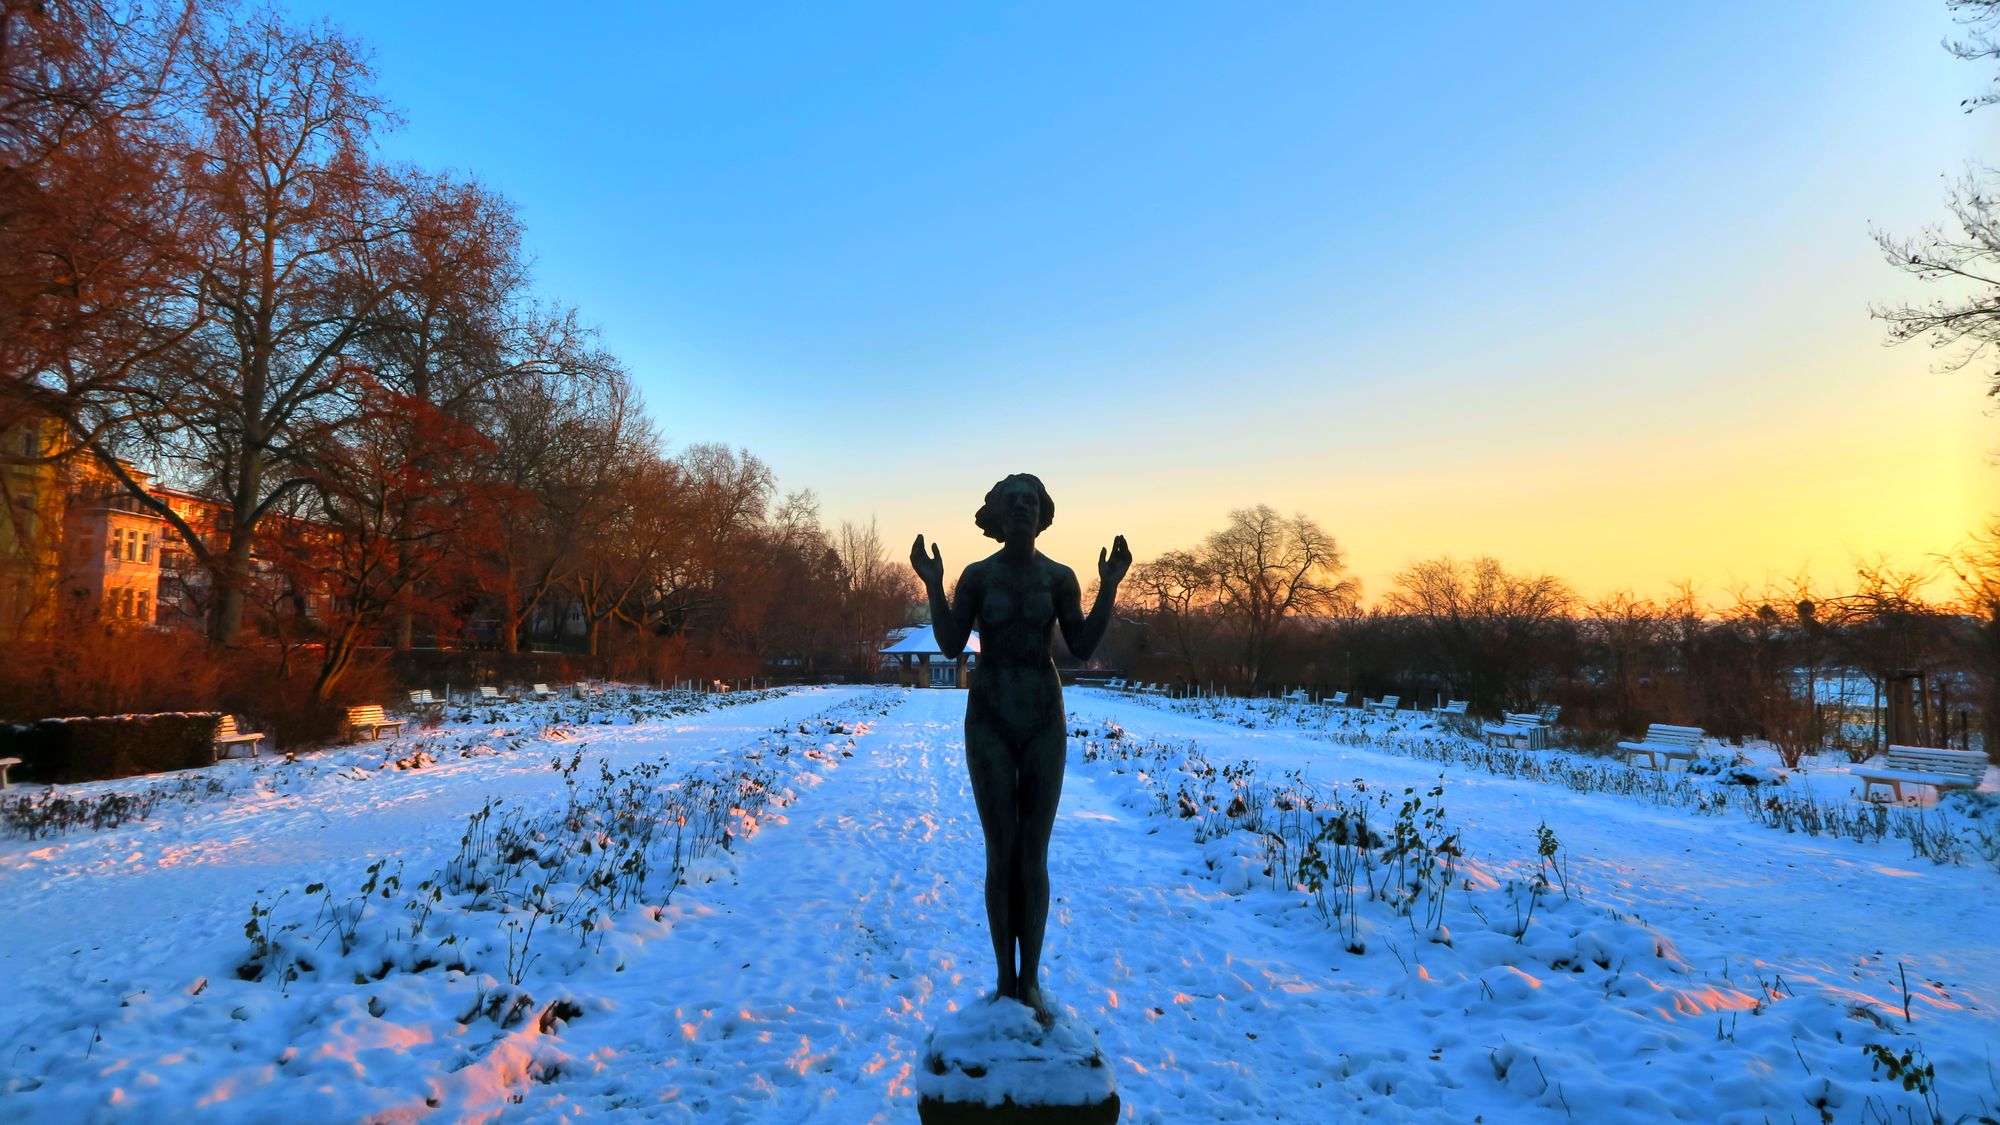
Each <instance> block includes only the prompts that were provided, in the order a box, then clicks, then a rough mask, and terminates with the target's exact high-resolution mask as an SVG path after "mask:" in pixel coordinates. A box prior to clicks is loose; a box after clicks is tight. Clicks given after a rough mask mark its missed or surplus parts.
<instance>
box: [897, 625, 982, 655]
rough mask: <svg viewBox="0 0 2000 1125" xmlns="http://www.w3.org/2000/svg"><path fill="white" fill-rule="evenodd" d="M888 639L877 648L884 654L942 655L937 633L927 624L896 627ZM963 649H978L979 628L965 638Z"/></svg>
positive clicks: (969, 650) (975, 650) (973, 650)
mask: <svg viewBox="0 0 2000 1125" xmlns="http://www.w3.org/2000/svg"><path fill="white" fill-rule="evenodd" d="M889 636H890V641H889V643H888V644H887V645H886V646H884V647H883V648H881V649H879V650H878V651H880V652H881V653H882V654H883V655H884V656H903V655H909V656H943V655H944V649H942V648H940V647H938V642H937V634H935V633H933V632H931V627H930V626H928V625H916V626H912V627H910V628H908V629H898V630H896V631H895V632H893V633H890V634H889ZM965 651H967V652H978V651H979V630H977V629H974V630H973V631H972V635H971V636H969V637H967V638H966V639H965Z"/></svg>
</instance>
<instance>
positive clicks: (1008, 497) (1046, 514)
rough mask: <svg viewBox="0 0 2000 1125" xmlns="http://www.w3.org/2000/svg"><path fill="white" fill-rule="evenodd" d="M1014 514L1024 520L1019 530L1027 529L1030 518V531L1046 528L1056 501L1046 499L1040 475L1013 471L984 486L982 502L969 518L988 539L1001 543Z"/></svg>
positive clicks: (1054, 510) (1036, 533)
mask: <svg viewBox="0 0 2000 1125" xmlns="http://www.w3.org/2000/svg"><path fill="white" fill-rule="evenodd" d="M1017 515H1018V517H1019V518H1020V519H1021V520H1022V521H1024V522H1023V525H1022V526H1021V528H1020V530H1023V531H1026V530H1028V526H1027V524H1026V521H1029V520H1032V521H1033V524H1032V526H1033V531H1032V533H1031V534H1033V535H1040V534H1041V533H1042V532H1044V531H1047V530H1048V527H1049V525H1050V524H1052V523H1054V522H1055V520H1056V502H1055V501H1054V500H1051V499H1049V490H1048V489H1046V488H1043V487H1042V479H1041V478H1040V477H1038V476H1036V475H1035V474H1033V473H1015V474H1013V475H1012V476H1008V477H1004V478H1002V479H1001V480H1000V482H999V483H998V484H995V485H994V486H993V487H992V488H989V489H987V490H986V502H985V503H983V504H981V505H980V506H979V510H978V511H977V512H974V513H973V515H972V522H973V523H976V524H978V525H979V530H980V532H981V533H983V534H984V535H985V536H986V537H987V538H988V539H998V540H1000V541H1001V542H1003V543H1004V542H1006V541H1007V532H1008V530H1009V528H1008V523H1009V520H1010V518H1014V517H1016V516H1017Z"/></svg>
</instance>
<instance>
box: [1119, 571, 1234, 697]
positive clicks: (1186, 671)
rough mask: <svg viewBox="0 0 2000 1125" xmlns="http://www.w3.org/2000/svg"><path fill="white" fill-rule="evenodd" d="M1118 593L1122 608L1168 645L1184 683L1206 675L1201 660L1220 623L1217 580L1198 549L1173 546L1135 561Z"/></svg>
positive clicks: (1207, 653)
mask: <svg viewBox="0 0 2000 1125" xmlns="http://www.w3.org/2000/svg"><path fill="white" fill-rule="evenodd" d="M1119 595H1120V596H1119V600H1120V601H1121V602H1123V603H1124V604H1125V607H1126V610H1127V611H1128V612H1130V613H1132V615H1133V616H1135V617H1139V618H1142V619H1143V620H1145V621H1146V622H1147V623H1148V624H1149V625H1151V626H1152V631H1153V634H1154V636H1156V637H1159V638H1162V639H1164V640H1165V642H1166V643H1167V645H1168V646H1170V647H1171V648H1172V650H1173V654H1174V657H1175V659H1176V660H1177V662H1178V663H1179V664H1180V666H1181V674H1182V675H1183V676H1185V677H1186V679H1187V682H1188V683H1191V684H1198V683H1202V682H1203V681H1205V680H1206V679H1207V678H1208V677H1207V676H1206V675H1204V671H1205V669H1204V667H1203V664H1204V662H1205V661H1207V660H1208V659H1209V657H1210V656H1211V654H1212V652H1213V649H1214V643H1215V637H1216V633H1217V631H1218V630H1219V629H1220V628H1221V626H1222V615H1221V613H1220V612H1219V606H1220V601H1221V597H1222V583H1221V581H1220V579H1219V578H1218V577H1217V575H1216V573H1215V571H1214V570H1213V569H1212V568H1210V566H1209V565H1208V563H1207V562H1206V561H1205V559H1204V557H1203V556H1202V555H1199V554H1196V553H1195V552H1193V551H1181V550H1175V551H1168V552H1167V553H1166V554H1163V555H1161V556H1160V557H1159V558H1156V559H1151V560H1148V561H1147V562H1144V563H1141V564H1139V565H1138V566H1136V567H1133V568H1132V573H1131V574H1130V575H1128V576H1127V577H1126V579H1125V585H1124V586H1123V587H1122V588H1121V589H1120V590H1119Z"/></svg>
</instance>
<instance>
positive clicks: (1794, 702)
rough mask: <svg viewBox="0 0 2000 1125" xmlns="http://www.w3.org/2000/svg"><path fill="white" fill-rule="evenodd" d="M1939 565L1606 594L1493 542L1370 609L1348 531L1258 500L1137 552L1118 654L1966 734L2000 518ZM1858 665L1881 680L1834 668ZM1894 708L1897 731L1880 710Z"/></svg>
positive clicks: (1987, 634)
mask: <svg viewBox="0 0 2000 1125" xmlns="http://www.w3.org/2000/svg"><path fill="white" fill-rule="evenodd" d="M1941 565H1943V566H1945V567H1947V568H1948V572H1949V575H1950V577H1951V578H1952V579H1953V581H1952V586H1951V591H1950V594H1949V595H1948V596H1946V597H1944V598H1938V597H1935V596H1927V595H1926V593H1925V591H1926V590H1927V589H1928V588H1929V587H1930V586H1931V585H1932V583H1930V582H1929V581H1928V579H1929V577H1930V576H1928V575H1919V574H1913V573H1905V572H1900V571H1897V570H1894V569H1892V568H1889V567H1887V566H1865V565H1864V566H1860V567H1858V568H1857V569H1856V572H1855V573H1854V574H1853V575H1852V576H1851V577H1850V578H1848V579H1847V581H1846V583H1845V584H1844V585H1843V586H1842V587H1839V588H1832V589H1829V588H1823V587H1821V586H1819V585H1817V584H1816V583H1815V582H1814V581H1813V580H1812V579H1810V578H1808V577H1805V576H1801V577H1799V578H1796V579H1794V580H1792V581H1790V582H1788V583H1784V584H1782V585H1779V586H1772V587H1767V588H1763V589H1751V588H1748V587H1744V588H1739V589H1735V590H1732V591H1729V592H1728V593H1727V595H1726V596H1725V597H1724V598H1723V599H1721V604H1720V606H1719V607H1717V606H1712V605H1711V604H1710V603H1709V602H1708V601H1707V600H1705V599H1703V598H1702V597H1700V596H1698V594H1697V592H1696V591H1695V589H1694V588H1693V586H1692V585H1691V584H1682V585H1679V586H1677V587H1676V588H1675V589H1674V590H1673V591H1671V592H1670V593H1669V594H1668V595H1667V596H1666V597H1664V598H1659V599H1649V598H1643V597H1639V596H1636V595H1634V594H1632V593H1630V592H1621V593H1615V594H1612V595H1610V596H1608V597H1604V598H1598V599H1588V598H1584V597H1581V596H1580V595H1578V594H1577V593H1576V591H1575V590H1574V589H1573V588H1572V587H1571V586H1570V585H1569V584H1568V583H1566V582H1564V581H1563V580H1562V579H1560V578H1557V577H1554V576H1550V575H1542V574H1526V573H1518V572H1515V571H1510V570H1508V569H1507V568H1506V567H1505V566H1503V565H1502V564H1501V563H1499V562H1498V561H1496V560H1494V559H1491V558H1476V559H1472V560H1470V561H1464V560H1456V559H1450V558H1439V559H1430V560H1425V561H1422V562H1418V563H1415V564H1413V565H1411V566H1409V567H1408V568H1406V569H1405V570H1403V571H1402V572H1401V573H1399V574H1397V575H1396V576H1395V578H1394V579H1393V580H1392V581H1391V585H1390V588H1389V589H1388V590H1387V591H1385V592H1383V594H1382V595H1381V596H1380V597H1379V598H1378V599H1376V604H1375V606H1374V607H1373V608H1371V609H1369V610H1366V611H1363V610H1362V609H1360V608H1359V603H1360V594H1361V590H1360V588H1359V584H1358V583H1357V582H1356V581H1354V580H1353V579H1351V578H1349V577H1347V576H1346V573H1345V559H1344V558H1343V556H1342V554H1341V552H1340V550H1339V548H1338V546H1337V544H1336V542H1335V540H1334V539H1333V537H1332V536H1331V535H1328V534H1327V533H1326V532H1325V531H1324V530H1323V529H1321V528H1320V527H1319V526H1318V525H1317V524H1316V523H1314V522H1313V521H1312V520H1311V519H1309V518H1307V517H1305V516H1293V517H1290V518H1286V517H1283V516H1280V515H1279V514H1278V513H1276V512H1275V511H1273V510H1272V509H1270V508H1269V507H1263V506H1259V507H1256V508H1250V509H1244V510H1241V511H1237V512H1234V513H1232V514H1231V516H1230V518H1229V521H1228V523H1227V526H1225V527H1224V528H1222V529H1221V530H1219V531H1217V532H1215V533H1214V534H1212V535H1210V536H1208V537H1207V538H1205V539H1204V540H1203V541H1202V542H1201V543H1199V544H1197V545H1195V546H1193V547H1190V548H1187V549H1184V550H1176V551H1169V552H1167V553H1165V554H1163V555H1161V556H1159V557H1158V558H1155V559H1151V560H1148V561H1145V562H1142V563H1141V564H1139V565H1138V566H1136V567H1134V568H1133V572H1132V575H1131V577H1130V578H1128V579H1127V580H1126V583H1125V585H1124V586H1123V587H1122V588H1121V589H1120V591H1119V615H1120V621H1121V624H1120V627H1119V628H1117V629H1114V630H1113V631H1112V634H1111V639H1110V641H1109V642H1108V643H1107V647H1106V650H1105V651H1104V652H1103V653H1102V658H1103V660H1104V661H1106V662H1107V663H1110V664H1112V665H1115V666H1116V667H1118V668H1119V669H1120V670H1121V671H1124V672H1126V673H1127V674H1128V675H1130V676H1132V677H1135V678H1139V679H1145V680H1149V681H1167V682H1171V683H1174V684H1178V685H1181V686H1184V687H1201V688H1207V687H1217V688H1226V689H1229V690H1232V691H1238V692H1250V693H1266V692H1271V691H1276V690H1280V689H1283V688H1287V687H1293V686H1305V687H1307V688H1309V689H1317V690H1320V691H1324V692H1333V691H1347V692H1349V693H1350V695H1352V696H1354V697H1356V698H1358V697H1359V696H1360V695H1362V694H1366V695H1370V696H1378V695H1381V694H1384V693H1391V694H1398V695H1401V696H1402V697H1403V699H1404V700H1405V702H1406V703H1407V702H1410V701H1423V702H1428V701H1430V700H1432V699H1465V700H1469V701H1470V702H1471V704H1472V707H1473V709H1474V710H1475V711H1478V712H1483V713H1485V714H1489V715H1491V714H1497V713H1499V712H1501V711H1503V710H1525V709H1527V708H1528V707H1529V706H1530V705H1531V704H1546V703H1558V704H1561V705H1562V706H1563V708H1564V712H1563V719H1564V722H1565V723H1566V724H1567V725H1571V726H1574V727H1577V728H1579V729H1581V730H1584V731H1596V732H1601V733H1602V734H1603V735H1604V736H1606V737H1609V736H1610V735H1611V734H1612V733H1614V732H1624V733H1637V732H1639V731H1640V730H1641V729H1642V728H1643V727H1644V726H1645V725H1646V724H1647V723H1651V722H1669V723H1680V724H1689V725H1695V726H1701V727H1704V728H1706V729H1707V730H1709V731H1710V732H1712V733H1715V734H1720V735H1725V736H1735V735H1743V736H1756V737H1763V738H1768V739H1770V740H1772V741H1773V742H1775V743H1777V744H1778V745H1779V746H1780V747H1781V749H1783V748H1790V747H1796V748H1799V749H1800V750H1801V752H1803V750H1804V749H1810V748H1816V747H1832V746H1838V747H1845V748H1847V749H1850V750H1854V751H1856V752H1859V751H1860V750H1861V749H1862V747H1861V746H1860V745H1858V743H1861V742H1870V741H1875V740H1879V739H1880V738H1881V737H1883V736H1884V735H1885V734H1887V733H1893V734H1894V735H1895V736H1896V737H1899V738H1905V739H1908V740H1910V741H1913V742H1915V741H1920V742H1922V743H1924V744H1927V745H1940V744H1943V743H1944V742H1946V741H1947V740H1949V741H1951V742H1952V743H1953V744H1957V743H1959V742H1960V741H1961V740H1962V739H1964V740H1970V739H1976V738H1977V737H1978V735H1979V734H1980V733H1981V732H1983V731H1992V730H1995V729H2000V692H1996V673H2000V527H1995V528H1988V529H1987V530H1986V532H1985V533H1983V534H1981V535H1978V536H1975V537H1974V538H1973V540H1972V541H1971V543H1970V544H1969V545H1968V546H1967V547H1966V548H1965V549H1963V550H1961V551H1960V552H1958V553H1957V554H1956V555H1954V556H1952V557H1951V558H1949V559H1945V560H1941ZM1849 673H1858V674H1859V675H1860V676H1864V677H1867V678H1868V679H1871V680H1873V681H1874V686H1875V687H1877V688H1880V689H1881V691H1882V695H1881V697H1880V698H1879V700H1878V699H1877V698H1876V696H1875V694H1874V692H1873V691H1872V690H1870V691H1859V690H1850V691H1848V692H1846V693H1845V696H1844V697H1843V696H1842V693H1841V692H1838V691H1836V690H1834V689H1833V688H1832V687H1831V685H1832V684H1834V683H1836V682H1840V681H1841V680H1843V679H1844V678H1845V677H1846V676H1847V675H1848V674H1849ZM1898 693H1901V694H1900V695H1899V694H1898ZM1878 707H1879V710H1880V714H1881V716H1882V719H1883V721H1884V722H1885V723H1886V722H1887V721H1888V720H1889V716H1890V714H1891V712H1895V713H1896V719H1895V721H1896V723H1897V724H1898V725H1897V726H1896V728H1895V729H1894V730H1893V732H1888V731H1883V730H1881V729H1879V727H1880V726H1881V725H1882V724H1879V723H1872V722H1871V721H1870V720H1871V718H1872V717H1873V716H1874V715H1875V713H1876V711H1877V709H1878Z"/></svg>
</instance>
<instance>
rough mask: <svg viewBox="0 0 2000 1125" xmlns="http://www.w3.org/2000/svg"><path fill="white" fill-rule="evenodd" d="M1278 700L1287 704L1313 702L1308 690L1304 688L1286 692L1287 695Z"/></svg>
mask: <svg viewBox="0 0 2000 1125" xmlns="http://www.w3.org/2000/svg"><path fill="white" fill-rule="evenodd" d="M1278 698H1279V699H1281V700H1283V701H1284V702H1286V703H1311V702H1312V697H1311V696H1309V695H1307V694H1306V689H1304V688H1293V689H1292V690H1290V691H1288V692H1286V693H1285V694H1283V695H1281V696H1279V697H1278Z"/></svg>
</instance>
